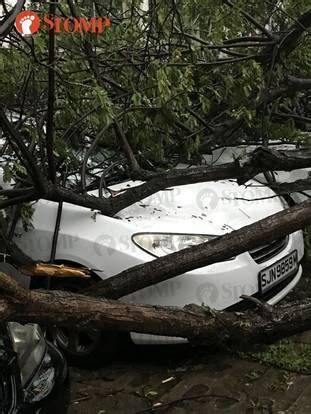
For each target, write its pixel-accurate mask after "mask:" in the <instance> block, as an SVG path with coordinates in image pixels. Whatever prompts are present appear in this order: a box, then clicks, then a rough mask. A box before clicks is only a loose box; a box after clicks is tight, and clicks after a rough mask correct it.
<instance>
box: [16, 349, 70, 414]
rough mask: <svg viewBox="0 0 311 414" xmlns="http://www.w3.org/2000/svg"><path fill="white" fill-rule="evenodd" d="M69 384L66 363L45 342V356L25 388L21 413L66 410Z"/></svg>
mask: <svg viewBox="0 0 311 414" xmlns="http://www.w3.org/2000/svg"><path fill="white" fill-rule="evenodd" d="M69 398H70V386H69V376H68V367H67V363H66V361H65V359H64V357H63V355H62V354H61V352H60V351H59V350H58V349H57V348H56V347H55V346H54V345H52V344H50V343H49V342H47V350H46V353H45V356H44V358H43V360H42V362H41V364H40V366H39V367H38V369H37V371H36V372H35V374H34V376H33V378H32V379H31V381H30V382H29V384H27V387H26V388H25V404H24V405H23V408H22V409H21V413H22V414H30V413H32V414H33V413H45V414H52V413H53V414H55V413H56V412H57V413H58V414H63V413H66V412H67V407H68V404H69Z"/></svg>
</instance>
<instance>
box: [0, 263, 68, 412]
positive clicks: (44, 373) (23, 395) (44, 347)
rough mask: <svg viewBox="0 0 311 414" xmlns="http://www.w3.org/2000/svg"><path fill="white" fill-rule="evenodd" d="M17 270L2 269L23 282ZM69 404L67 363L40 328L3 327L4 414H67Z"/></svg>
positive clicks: (0, 381) (0, 378) (0, 396)
mask: <svg viewBox="0 0 311 414" xmlns="http://www.w3.org/2000/svg"><path fill="white" fill-rule="evenodd" d="M13 269H14V268H13ZM13 269H12V267H11V266H10V265H8V264H4V263H1V265H0V270H2V271H6V272H7V273H9V274H11V276H13V277H14V278H15V279H16V280H18V279H20V278H21V277H22V275H20V274H14V273H15V272H16V271H14V270H13ZM18 281H19V282H21V280H18ZM68 403H69V379H68V369H67V364H66V361H65V359H64V357H63V355H62V354H61V352H60V351H59V350H58V349H57V348H55V347H54V345H52V344H51V343H49V342H48V341H47V340H46V339H45V337H44V334H43V332H42V330H41V328H40V326H39V325H37V324H20V323H17V322H8V323H5V324H3V323H2V324H0V414H13V413H14V414H15V413H18V414H20V413H21V414H30V413H31V414H32V413H34V414H35V413H42V414H45V413H46V414H49V413H51V414H52V413H53V414H55V413H57V414H63V413H66V412H67V406H68Z"/></svg>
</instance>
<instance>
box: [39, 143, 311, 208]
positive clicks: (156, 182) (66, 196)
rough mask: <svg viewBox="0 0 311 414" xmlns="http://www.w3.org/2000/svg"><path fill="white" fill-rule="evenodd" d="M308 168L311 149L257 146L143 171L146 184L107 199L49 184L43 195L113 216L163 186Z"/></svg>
mask: <svg viewBox="0 0 311 414" xmlns="http://www.w3.org/2000/svg"><path fill="white" fill-rule="evenodd" d="M308 167H311V154H310V151H306V152H302V151H276V150H271V149H270V150H269V149H264V148H259V149H257V150H255V151H254V152H253V153H251V154H249V155H248V156H247V157H246V158H245V159H239V160H236V161H235V162H232V163H228V164H223V165H219V166H214V167H197V168H187V169H180V170H173V171H170V172H164V173H160V174H143V176H142V177H141V178H142V179H143V180H145V181H146V182H145V183H143V184H141V185H139V186H137V187H133V188H130V189H128V190H126V191H124V192H123V193H121V194H119V195H118V196H115V197H111V198H108V199H104V198H101V199H100V198H98V197H95V196H91V195H88V194H83V195H81V194H78V193H74V192H72V191H69V190H67V189H65V188H62V187H59V186H55V185H50V186H49V187H48V189H47V191H46V193H45V195H44V198H46V199H48V200H52V201H64V202H67V203H71V204H75V205H79V206H82V207H87V208H91V209H93V210H99V211H101V212H102V213H103V214H105V215H107V216H114V215H115V214H116V213H118V212H119V211H121V210H123V209H124V208H126V207H128V206H130V205H132V204H134V203H136V202H138V201H140V200H142V199H144V198H146V197H148V196H150V195H152V194H154V193H156V192H158V191H160V190H164V189H165V188H169V187H173V186H180V185H186V184H193V183H200V182H207V181H217V180H225V179H237V180H238V182H239V183H245V182H246V181H248V180H249V179H250V178H252V177H254V176H255V175H257V174H259V173H260V172H265V171H271V170H274V171H291V170H294V169H299V168H308ZM137 178H139V177H137Z"/></svg>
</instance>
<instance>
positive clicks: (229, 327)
mask: <svg viewBox="0 0 311 414" xmlns="http://www.w3.org/2000/svg"><path fill="white" fill-rule="evenodd" d="M0 289H1V290H2V291H3V292H4V294H3V295H2V296H0V321H1V322H7V321H17V322H22V323H27V322H32V323H35V322H37V323H40V324H44V325H50V326H51V325H57V326H68V327H72V326H75V327H77V328H82V327H84V326H90V327H93V328H99V329H104V330H116V331H125V332H133V331H134V332H141V333H147V334H148V333H149V334H158V335H167V336H181V337H185V338H189V339H190V341H191V340H192V341H194V342H198V341H201V342H203V343H204V342H205V343H207V344H208V345H217V347H228V346H230V347H235V348H244V347H246V346H249V345H251V344H253V343H263V342H271V341H273V340H275V339H278V338H282V337H286V336H289V335H292V334H295V333H297V332H300V331H303V330H307V329H309V328H310V325H311V303H310V300H305V301H300V302H299V303H295V302H293V303H288V304H286V305H282V306H280V307H278V308H276V309H274V310H273V311H271V310H270V309H268V310H266V308H265V307H264V306H262V309H259V312H258V311H247V312H245V313H244V314H243V313H229V312H220V311H212V310H211V309H209V308H207V307H200V306H197V305H188V306H185V307H184V308H183V309H180V308H173V307H160V306H146V305H144V306H143V305H134V304H127V303H122V302H119V301H112V300H105V299H95V298H91V297H87V296H83V295H78V294H72V293H68V292H59V291H54V292H50V291H30V292H29V291H27V290H25V289H23V288H21V287H19V286H18V285H17V284H16V283H14V281H13V280H10V278H9V277H8V276H6V275H4V274H3V273H2V274H0ZM260 308H261V307H260ZM260 310H263V311H264V312H260Z"/></svg>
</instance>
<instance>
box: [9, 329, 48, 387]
mask: <svg viewBox="0 0 311 414" xmlns="http://www.w3.org/2000/svg"><path fill="white" fill-rule="evenodd" d="M8 328H9V333H10V336H11V340H12V344H13V349H14V351H15V352H16V354H17V357H18V363H19V367H20V371H21V381H22V384H23V385H25V384H26V383H27V381H28V380H29V379H30V378H31V377H32V375H33V374H34V372H35V370H36V369H37V368H38V366H39V364H40V363H41V361H42V359H43V357H44V355H45V351H46V342H45V339H44V336H43V334H42V331H41V329H40V326H39V325H37V324H27V325H21V324H20V323H17V322H9V323H8Z"/></svg>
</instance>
